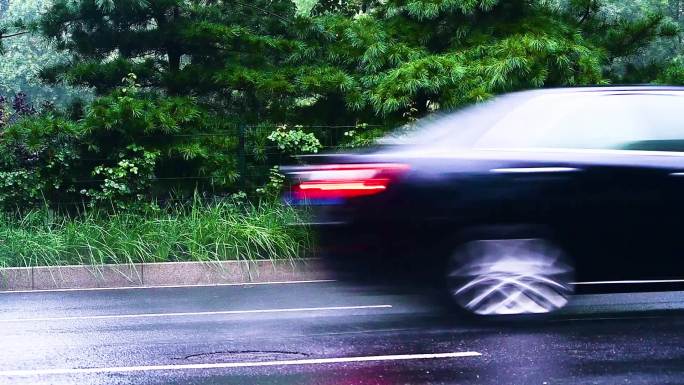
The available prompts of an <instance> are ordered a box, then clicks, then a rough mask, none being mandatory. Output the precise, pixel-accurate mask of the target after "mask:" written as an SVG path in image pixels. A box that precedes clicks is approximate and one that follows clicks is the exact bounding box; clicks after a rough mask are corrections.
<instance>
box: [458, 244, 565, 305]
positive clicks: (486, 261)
mask: <svg viewBox="0 0 684 385" xmlns="http://www.w3.org/2000/svg"><path fill="white" fill-rule="evenodd" d="M492 235H494V236H480V237H478V238H475V239H470V240H468V241H465V242H463V243H461V244H460V246H459V247H457V248H456V250H455V251H454V252H453V253H452V254H451V256H450V257H449V260H448V264H447V289H448V292H449V297H450V298H451V300H452V301H453V302H454V303H455V304H456V305H457V306H458V307H459V308H460V309H461V310H463V311H465V312H466V313H467V314H471V315H477V316H521V315H529V314H544V313H551V312H554V311H556V310H558V309H560V308H562V307H564V306H565V305H566V304H567V302H568V300H569V298H570V296H571V295H572V293H573V291H574V288H573V285H572V282H573V279H574V272H575V270H574V266H573V264H572V262H571V260H570V259H569V258H568V256H567V255H565V253H564V252H563V250H562V249H561V248H560V247H559V246H558V245H556V244H555V243H554V242H553V241H551V240H550V239H549V238H546V237H543V236H541V235H540V234H539V233H529V234H527V235H515V234H512V235H507V236H501V235H500V234H496V233H494V234H492Z"/></svg>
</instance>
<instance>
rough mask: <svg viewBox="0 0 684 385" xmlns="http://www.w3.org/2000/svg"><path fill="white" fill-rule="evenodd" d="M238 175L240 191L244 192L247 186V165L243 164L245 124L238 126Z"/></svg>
mask: <svg viewBox="0 0 684 385" xmlns="http://www.w3.org/2000/svg"><path fill="white" fill-rule="evenodd" d="M238 173H240V190H241V191H245V188H246V186H247V175H245V174H246V173H247V165H246V162H245V124H244V123H240V125H239V126H238Z"/></svg>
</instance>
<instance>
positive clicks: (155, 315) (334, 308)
mask: <svg viewBox="0 0 684 385" xmlns="http://www.w3.org/2000/svg"><path fill="white" fill-rule="evenodd" d="M390 308H392V305H361V306H330V307H302V308H292V309H257V310H225V311H202V312H184V313H147V314H145V313H143V314H112V315H89V316H73V317H45V318H12V319H0V323H7V322H39V321H73V320H89V319H121V318H158V317H189V316H202V315H233V314H263V313H298V312H315V311H340V310H363V309H390Z"/></svg>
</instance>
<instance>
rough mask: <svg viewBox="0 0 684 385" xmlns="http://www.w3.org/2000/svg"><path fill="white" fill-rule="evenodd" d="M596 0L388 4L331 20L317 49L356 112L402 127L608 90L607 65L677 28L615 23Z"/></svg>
mask: <svg viewBox="0 0 684 385" xmlns="http://www.w3.org/2000/svg"><path fill="white" fill-rule="evenodd" d="M602 11H603V9H602V7H601V4H600V3H599V2H598V1H596V0H571V1H565V2H562V3H561V2H558V3H556V2H551V1H542V0H539V1H524V0H388V1H386V2H383V3H381V4H379V5H377V6H376V7H375V8H373V9H372V10H370V12H369V13H368V14H362V15H360V16H357V17H355V18H353V19H352V18H349V17H345V16H344V15H342V14H339V13H338V14H334V13H332V14H331V13H329V14H328V15H327V16H323V17H320V18H318V19H316V20H315V21H314V26H315V27H311V28H310V29H309V31H310V33H311V34H312V35H315V36H316V38H311V37H310V38H309V40H312V41H325V42H326V43H325V44H315V45H310V46H309V48H310V49H311V50H316V52H317V55H318V57H320V58H323V59H321V60H322V61H323V62H327V63H332V64H334V66H335V67H336V68H340V69H342V70H343V73H344V74H346V75H347V76H348V77H349V78H350V79H351V80H347V82H348V83H349V85H348V86H347V89H348V91H346V92H343V93H339V94H338V95H329V96H328V97H327V98H320V100H319V102H320V104H321V107H322V108H323V105H324V104H325V103H327V102H328V101H330V102H331V103H338V100H339V98H340V97H343V98H344V99H345V101H346V104H347V105H348V106H349V107H350V109H351V110H352V111H353V113H356V114H360V115H365V116H372V114H379V115H380V116H384V118H383V119H391V120H399V121H401V120H403V119H405V118H406V116H407V115H419V116H420V115H423V114H425V113H427V112H429V111H430V110H432V109H437V108H441V109H443V108H453V107H457V106H461V105H463V104H467V103H472V102H476V101H479V100H484V99H487V98H489V97H491V96H492V95H494V94H498V93H502V92H507V91H514V90H520V89H526V88H538V87H553V86H573V85H584V84H605V83H608V82H610V81H611V80H612V79H613V78H614V76H613V74H612V73H611V72H610V66H609V65H610V64H611V63H613V62H615V61H616V60H619V59H620V58H623V57H625V56H628V55H631V54H633V53H635V52H636V51H637V50H639V49H640V48H641V47H644V46H645V45H647V44H649V43H650V42H651V41H653V40H654V39H655V38H657V37H659V36H672V35H673V34H675V33H676V29H675V28H673V27H672V25H671V24H668V23H667V22H666V21H665V20H664V18H663V17H662V16H661V15H657V14H653V15H647V16H645V17H642V18H639V19H636V20H632V21H627V20H624V19H619V18H608V17H606V16H605V14H604V13H603V12H602Z"/></svg>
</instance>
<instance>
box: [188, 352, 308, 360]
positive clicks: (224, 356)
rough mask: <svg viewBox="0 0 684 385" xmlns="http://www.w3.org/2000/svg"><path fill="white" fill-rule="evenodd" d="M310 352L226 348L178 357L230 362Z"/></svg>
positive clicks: (303, 354) (268, 358)
mask: <svg viewBox="0 0 684 385" xmlns="http://www.w3.org/2000/svg"><path fill="white" fill-rule="evenodd" d="M308 356H309V354H308V353H300V352H290V351H280V350H226V351H218V352H208V353H197V354H190V355H187V356H184V357H178V358H176V359H178V360H186V361H201V362H230V361H255V362H258V361H280V360H292V359H297V358H302V357H308Z"/></svg>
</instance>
